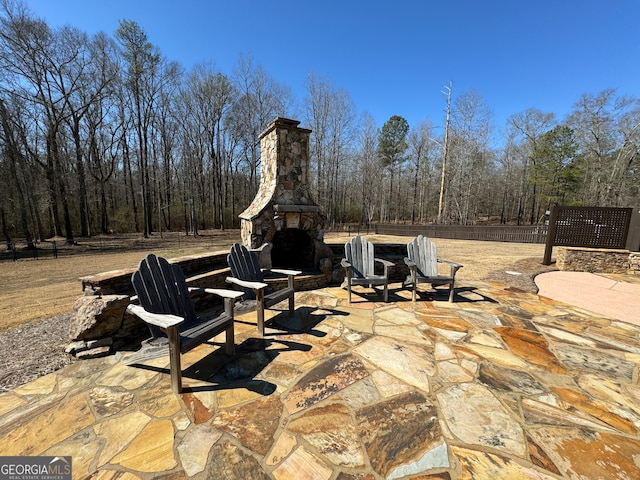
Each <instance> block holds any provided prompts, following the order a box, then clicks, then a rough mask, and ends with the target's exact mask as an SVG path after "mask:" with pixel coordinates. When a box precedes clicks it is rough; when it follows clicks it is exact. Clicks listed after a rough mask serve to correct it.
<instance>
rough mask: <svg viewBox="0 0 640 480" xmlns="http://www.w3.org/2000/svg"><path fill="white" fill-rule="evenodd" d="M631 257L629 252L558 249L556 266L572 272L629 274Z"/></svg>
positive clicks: (572, 248)
mask: <svg viewBox="0 0 640 480" xmlns="http://www.w3.org/2000/svg"><path fill="white" fill-rule="evenodd" d="M629 257H630V254H629V251H628V250H610V249H604V248H583V247H558V249H557V252H556V266H557V267H558V269H559V270H566V271H572V272H591V273H628V272H629V270H630V268H629V263H630V262H629Z"/></svg>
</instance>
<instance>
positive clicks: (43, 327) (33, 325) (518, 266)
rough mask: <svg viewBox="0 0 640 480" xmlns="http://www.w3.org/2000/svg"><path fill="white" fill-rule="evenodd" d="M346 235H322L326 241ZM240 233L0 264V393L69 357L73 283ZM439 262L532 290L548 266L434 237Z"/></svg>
mask: <svg viewBox="0 0 640 480" xmlns="http://www.w3.org/2000/svg"><path fill="white" fill-rule="evenodd" d="M348 238H349V237H348V235H346V234H339V233H328V234H327V235H326V238H325V240H326V242H327V243H343V242H345V241H347V240H348ZM367 238H368V239H369V240H371V241H372V242H374V243H407V241H408V240H409V239H408V238H407V237H396V236H385V235H372V234H371V235H367ZM239 239H240V232H239V230H230V231H225V232H219V231H215V232H214V231H207V232H204V233H202V234H201V235H200V236H199V237H197V238H193V237H186V236H185V235H184V234H178V233H165V234H163V236H162V237H161V236H160V235H154V236H153V237H152V238H149V239H142V238H141V237H140V236H139V235H137V236H136V235H123V236H98V237H92V238H89V239H79V240H78V244H77V245H75V246H69V247H60V249H59V257H58V258H57V259H53V258H40V259H38V260H33V259H29V260H18V261H11V260H9V261H2V262H0V391H6V390H9V389H11V388H15V387H16V386H18V385H21V384H22V383H25V382H27V381H30V380H32V379H34V378H37V377H38V376H40V375H43V374H46V373H49V372H51V371H54V370H56V369H58V368H60V367H62V366H64V365H65V364H67V363H69V362H71V361H72V359H71V358H70V357H69V356H68V355H66V354H65V353H64V347H65V346H66V344H67V343H68V342H69V338H68V336H67V329H68V318H69V312H70V310H71V307H72V305H73V303H74V302H75V301H76V299H77V298H78V297H80V296H81V295H82V287H81V283H80V280H79V278H80V277H84V276H88V275H93V274H96V273H101V272H106V271H110V270H119V269H124V268H130V267H135V266H136V265H137V264H138V262H139V261H140V259H141V258H142V257H144V255H145V254H146V252H149V251H153V252H154V253H157V254H159V255H162V256H165V257H167V258H175V257H179V256H183V255H188V254H193V253H202V252H207V251H209V252H212V251H227V250H228V249H229V247H230V246H231V244H232V243H233V242H235V241H239ZM434 241H435V243H436V244H437V246H438V254H439V256H440V257H441V258H444V259H447V260H451V261H454V262H457V263H461V264H462V265H464V267H463V268H462V269H461V270H459V272H458V274H457V276H456V280H457V284H458V285H464V282H465V280H494V281H499V282H502V283H504V284H505V285H507V286H511V287H514V288H519V289H521V290H524V291H529V292H536V291H537V290H536V286H535V283H534V282H533V278H534V277H535V276H536V275H537V274H539V273H542V272H544V271H549V270H553V269H555V267H554V265H553V264H552V265H550V266H544V265H542V263H541V262H542V258H543V255H544V245H538V244H519V243H503V242H481V241H468V240H447V239H435V240H434Z"/></svg>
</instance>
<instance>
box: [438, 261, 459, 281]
mask: <svg viewBox="0 0 640 480" xmlns="http://www.w3.org/2000/svg"><path fill="white" fill-rule="evenodd" d="M438 263H446V264H447V265H449V266H450V267H451V276H452V277H453V276H454V275H455V274H456V272H457V271H458V270H459V269H461V268H462V267H463V266H464V265H460V264H459V263H456V262H450V261H449V260H440V259H438Z"/></svg>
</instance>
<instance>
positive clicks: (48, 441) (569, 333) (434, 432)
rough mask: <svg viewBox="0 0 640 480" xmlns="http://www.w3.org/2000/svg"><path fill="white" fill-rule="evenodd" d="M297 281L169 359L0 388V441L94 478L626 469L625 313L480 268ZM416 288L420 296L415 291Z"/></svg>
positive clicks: (633, 387) (635, 364) (90, 366)
mask: <svg viewBox="0 0 640 480" xmlns="http://www.w3.org/2000/svg"><path fill="white" fill-rule="evenodd" d="M391 293H392V294H391V298H392V299H393V300H395V301H394V302H391V303H388V304H385V303H379V302H375V301H371V294H370V292H367V293H366V296H363V297H360V298H358V295H354V302H353V303H352V305H347V304H346V292H345V291H344V290H341V289H338V288H327V289H323V290H321V291H317V292H301V293H299V294H298V295H297V300H296V315H295V317H294V318H289V317H288V315H287V314H286V312H282V313H280V314H278V312H271V313H270V315H274V316H275V317H276V318H274V322H273V323H271V328H268V329H267V331H266V335H265V337H264V338H262V339H261V338H258V337H257V332H256V327H255V316H254V315H255V314H252V313H244V314H242V315H239V316H238V322H237V327H236V332H237V333H236V344H237V352H236V355H234V356H233V357H227V356H226V355H224V353H223V348H221V346H222V345H223V342H224V338H223V337H218V338H215V339H212V342H210V344H205V345H202V346H200V347H198V348H196V349H195V350H193V351H192V352H190V353H189V354H187V355H184V356H183V360H184V363H183V366H184V368H185V371H184V383H185V385H186V387H188V391H187V392H185V393H183V394H181V395H175V394H173V393H172V391H171V387H170V378H169V375H168V373H167V366H168V358H167V357H160V358H156V359H152V360H147V361H145V362H144V363H143V364H137V365H131V366H130V365H127V361H126V356H127V354H118V355H114V356H111V357H107V358H102V359H93V360H85V361H82V362H77V363H75V364H73V365H70V366H68V367H66V368H64V369H62V370H59V371H57V372H55V373H52V374H50V375H47V376H45V377H41V378H39V379H37V380H34V381H33V382H30V383H28V384H26V385H23V386H21V387H18V388H16V389H14V390H12V391H10V392H6V393H3V394H1V395H0V452H1V454H2V455H70V456H72V457H73V477H74V478H78V479H80V478H92V479H116V478H118V479H120V478H127V479H129V478H130V479H136V478H138V479H151V478H167V479H169V478H171V479H181V478H196V479H205V478H217V479H261V478H264V479H277V480H284V479H325V480H349V479H354V480H355V479H372V480H375V479H383V478H385V479H386V478H388V479H414V480H415V479H440V480H445V479H480V478H481V479H485V478H486V479H591V478H594V479H595V478H606V479H635V478H640V434H639V429H640V385H639V384H638V376H639V367H640V326H636V325H632V324H629V323H624V322H621V321H619V320H615V319H611V318H606V317H604V316H601V315H598V314H594V313H593V312H590V311H587V310H585V309H583V308H579V307H575V306H571V305H568V304H565V303H562V302H559V301H554V300H551V299H549V298H541V297H538V296H537V295H533V294H530V293H524V292H520V291H514V290H512V289H508V288H505V287H504V286H503V285H500V284H497V283H491V282H469V283H468V284H466V285H464V286H463V288H461V289H460V290H459V295H458V296H457V298H456V302H455V303H453V304H450V303H448V302H446V301H442V300H439V299H441V298H442V299H444V298H445V296H443V295H436V296H435V297H434V298H435V300H431V301H419V302H415V303H413V302H411V301H410V299H409V298H407V297H406V295H405V292H403V291H400V290H399V286H394V288H393V289H392V292H391ZM423 298H424V297H423Z"/></svg>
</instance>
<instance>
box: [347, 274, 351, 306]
mask: <svg viewBox="0 0 640 480" xmlns="http://www.w3.org/2000/svg"><path fill="white" fill-rule="evenodd" d="M347 275H348V276H347V303H348V304H349V305H351V275H350V274H348V273H347Z"/></svg>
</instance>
